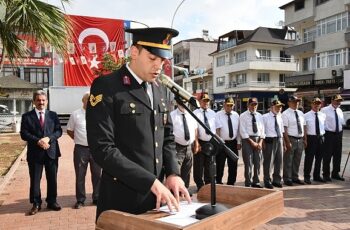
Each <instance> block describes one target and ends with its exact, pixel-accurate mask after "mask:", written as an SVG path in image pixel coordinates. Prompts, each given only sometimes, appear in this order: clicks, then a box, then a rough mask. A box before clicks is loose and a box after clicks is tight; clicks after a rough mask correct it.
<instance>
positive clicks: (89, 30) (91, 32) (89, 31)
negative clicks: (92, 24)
mask: <svg viewBox="0 0 350 230" xmlns="http://www.w3.org/2000/svg"><path fill="white" fill-rule="evenodd" d="M92 35H94V36H98V37H100V38H101V39H102V40H103V42H104V43H105V50H104V52H105V51H107V50H108V48H109V38H108V36H107V34H106V33H105V32H104V31H103V30H101V29H98V28H86V29H85V30H83V31H82V32H81V33H80V34H79V37H78V42H79V44H80V45H81V44H83V41H84V39H85V38H87V37H89V36H92ZM99 63H101V62H100V61H97V55H95V56H94V57H93V58H92V60H91V62H90V69H92V68H93V67H95V68H96V69H98V64H99Z"/></svg>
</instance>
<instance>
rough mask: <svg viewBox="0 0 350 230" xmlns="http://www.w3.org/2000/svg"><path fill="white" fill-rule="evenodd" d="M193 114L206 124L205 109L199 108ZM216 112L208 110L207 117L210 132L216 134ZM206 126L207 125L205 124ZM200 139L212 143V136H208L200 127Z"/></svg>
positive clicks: (199, 126)
mask: <svg viewBox="0 0 350 230" xmlns="http://www.w3.org/2000/svg"><path fill="white" fill-rule="evenodd" d="M193 113H194V114H195V115H196V116H197V117H198V118H199V120H201V121H202V122H203V123H204V115H203V109H202V108H199V109H196V110H195V111H193ZM215 115H216V114H215V112H214V111H213V110H211V109H207V111H206V114H205V116H206V117H207V119H208V122H209V126H210V130H211V131H212V132H213V133H214V134H215V132H216V126H215ZM204 124H205V123H204ZM198 139H200V140H202V141H210V139H211V136H210V135H208V134H206V132H205V129H204V128H203V127H202V126H201V125H198Z"/></svg>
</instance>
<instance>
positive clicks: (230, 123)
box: [226, 113, 233, 138]
mask: <svg viewBox="0 0 350 230" xmlns="http://www.w3.org/2000/svg"><path fill="white" fill-rule="evenodd" d="M226 114H227V124H228V135H229V137H230V138H232V137H233V127H232V121H231V113H226Z"/></svg>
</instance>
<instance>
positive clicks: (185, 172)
mask: <svg viewBox="0 0 350 230" xmlns="http://www.w3.org/2000/svg"><path fill="white" fill-rule="evenodd" d="M176 151H177V154H176V156H177V162H178V164H179V166H180V172H181V178H182V180H183V181H184V183H185V186H186V188H188V187H189V186H190V176H191V169H192V150H191V145H187V146H185V145H180V144H178V143H176Z"/></svg>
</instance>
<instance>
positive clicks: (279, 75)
mask: <svg viewBox="0 0 350 230" xmlns="http://www.w3.org/2000/svg"><path fill="white" fill-rule="evenodd" d="M295 35H296V34H295V31H293V30H289V29H288V28H287V27H285V28H282V29H277V28H265V27H258V28H257V29H255V30H233V31H231V32H229V33H227V34H224V35H222V36H220V37H219V41H218V45H217V50H216V51H215V52H213V53H212V54H211V56H212V57H213V60H214V61H213V62H214V66H213V75H214V77H213V85H214V92H213V95H214V102H215V104H214V107H221V105H222V102H223V101H224V99H225V98H226V97H229V96H231V97H233V98H234V100H235V102H236V110H237V111H238V112H242V111H244V110H245V109H246V101H247V100H248V98H249V97H257V98H258V100H259V107H258V110H259V111H260V112H266V111H267V110H268V108H269V104H270V102H271V101H272V100H273V99H274V98H281V97H282V98H286V94H288V93H290V92H293V91H295V90H296V89H295V88H285V79H286V78H287V76H288V75H291V74H292V73H293V72H295V71H296V62H295V60H294V58H293V56H290V55H287V54H286V53H285V51H284V48H285V47H287V46H290V45H291V44H294V39H295ZM281 89H283V90H281Z"/></svg>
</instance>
